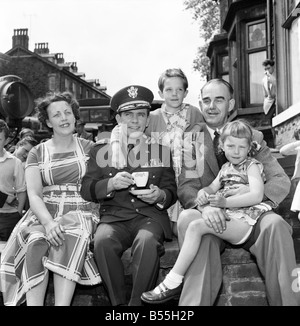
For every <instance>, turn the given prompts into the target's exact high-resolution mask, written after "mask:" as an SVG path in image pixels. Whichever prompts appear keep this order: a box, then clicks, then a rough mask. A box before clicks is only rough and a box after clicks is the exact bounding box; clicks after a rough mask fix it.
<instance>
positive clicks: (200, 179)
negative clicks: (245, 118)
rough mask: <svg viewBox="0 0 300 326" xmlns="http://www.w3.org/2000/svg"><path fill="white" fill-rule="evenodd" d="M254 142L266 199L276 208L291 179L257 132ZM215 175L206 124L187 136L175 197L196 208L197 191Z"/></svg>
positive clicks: (214, 161) (216, 164)
mask: <svg viewBox="0 0 300 326" xmlns="http://www.w3.org/2000/svg"><path fill="white" fill-rule="evenodd" d="M191 138H192V139H191ZM253 140H254V141H256V142H257V143H258V144H260V145H261V148H260V150H259V151H258V153H257V154H256V155H255V156H254V158H256V159H257V160H258V161H260V162H261V163H262V164H263V166H264V172H265V175H266V183H265V196H266V197H267V198H268V199H269V200H271V201H272V202H273V205H274V207H277V206H278V204H279V203H280V202H281V201H283V200H284V198H285V197H286V196H287V195H288V194H289V191H290V186H291V182H290V179H289V177H288V176H287V175H286V173H285V172H284V170H283V168H282V167H281V165H280V164H279V163H278V161H277V159H276V158H275V157H273V156H272V154H271V151H270V149H269V148H268V147H267V145H266V142H265V141H264V140H263V134H262V133H261V132H260V131H258V130H253ZM218 172H219V167H218V163H217V159H216V157H215V154H214V148H213V141H212V139H211V136H210V134H209V131H208V130H207V127H206V124H205V123H203V124H201V129H200V132H198V133H196V134H195V133H194V134H193V135H191V134H188V135H187V139H185V143H184V149H183V167H182V172H181V174H180V176H179V180H178V198H179V200H180V202H181V204H182V205H183V207H184V208H186V209H187V208H193V207H195V206H196V205H195V199H196V197H197V193H198V191H199V190H200V189H202V188H203V187H206V186H208V185H209V184H210V183H211V182H212V181H213V180H214V179H215V178H216V176H217V174H218Z"/></svg>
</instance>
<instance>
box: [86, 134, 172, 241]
mask: <svg viewBox="0 0 300 326" xmlns="http://www.w3.org/2000/svg"><path fill="white" fill-rule="evenodd" d="M120 171H127V172H129V173H132V172H138V171H149V179H148V183H147V187H149V185H150V184H153V185H156V186H158V187H159V188H160V189H162V190H164V191H165V193H166V200H165V202H164V205H163V208H162V207H160V206H159V205H157V204H152V205H150V204H148V203H145V202H143V201H142V200H140V199H138V198H137V196H135V195H132V194H131V193H130V192H129V190H130V187H129V188H127V189H121V190H116V191H113V192H111V193H107V184H108V180H109V179H110V178H112V177H114V176H115V175H116V174H117V173H118V172H120ZM81 195H82V197H83V198H84V199H85V200H89V201H95V202H99V203H100V223H112V222H116V221H122V220H123V221H124V220H129V219H132V218H135V217H137V216H139V215H144V216H148V217H151V218H152V219H154V220H155V221H157V222H158V223H160V224H161V226H162V228H163V230H164V234H165V237H166V239H171V238H172V231H171V227H170V220H169V217H168V213H167V208H169V207H170V206H171V205H173V204H174V203H175V202H176V200H177V186H176V181H175V173H174V169H173V166H172V159H171V153H170V149H169V148H168V147H165V146H162V145H159V144H158V143H156V142H154V143H151V142H150V141H149V139H146V137H144V138H142V140H141V143H140V145H139V150H138V152H137V153H135V159H134V160H133V161H131V162H129V164H128V165H127V166H126V167H124V168H122V169H119V170H118V169H116V168H114V167H112V164H111V145H110V144H109V143H105V144H103V143H96V144H95V146H94V147H93V148H92V149H91V152H90V160H89V162H88V166H87V172H86V174H85V176H84V178H83V180H82V188H81Z"/></svg>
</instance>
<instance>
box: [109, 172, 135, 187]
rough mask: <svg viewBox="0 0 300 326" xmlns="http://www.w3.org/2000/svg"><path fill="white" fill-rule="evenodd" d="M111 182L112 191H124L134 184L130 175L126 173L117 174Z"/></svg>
mask: <svg viewBox="0 0 300 326" xmlns="http://www.w3.org/2000/svg"><path fill="white" fill-rule="evenodd" d="M111 180H112V186H113V189H114V190H120V189H126V188H128V187H129V186H131V185H132V184H134V180H133V178H132V176H131V174H130V173H128V172H126V171H122V172H118V173H117V174H116V175H115V176H114V177H113V178H112V179H111Z"/></svg>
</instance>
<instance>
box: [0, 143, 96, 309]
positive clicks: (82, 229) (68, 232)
mask: <svg viewBox="0 0 300 326" xmlns="http://www.w3.org/2000/svg"><path fill="white" fill-rule="evenodd" d="M74 139H75V140H76V151H71V152H68V153H54V154H53V155H51V154H50V153H49V151H48V148H47V146H46V143H41V144H39V145H37V146H36V147H34V148H33V149H32V150H31V152H30V153H29V156H28V159H27V163H26V168H27V167H36V168H37V169H39V170H40V173H41V176H42V182H43V187H44V188H43V200H44V203H45V205H46V207H47V209H48V210H49V212H50V214H51V215H52V217H53V219H54V220H57V221H60V223H61V224H62V225H63V226H64V229H65V233H64V237H65V241H63V245H62V246H59V247H55V246H51V245H50V243H49V242H48V241H47V237H46V234H45V229H44V227H43V226H42V225H41V223H40V222H39V220H38V218H37V217H36V216H35V215H34V214H33V212H32V211H31V209H29V210H28V211H27V213H26V214H25V215H24V216H23V218H22V219H21V220H20V221H19V223H18V224H17V225H16V227H15V228H14V230H13V232H12V234H11V236H10V238H9V240H8V242H7V245H6V247H5V248H4V250H3V252H2V254H1V268H0V278H1V281H0V290H1V291H2V292H3V299H4V304H5V305H8V306H16V305H20V304H21V303H23V302H24V301H25V299H26V292H27V291H29V290H30V289H32V288H33V287H35V286H37V285H38V284H40V283H41V282H42V281H43V279H44V278H45V276H46V275H47V273H48V272H49V271H52V272H54V273H56V274H58V275H61V276H62V277H64V278H67V279H68V280H71V281H75V282H78V283H80V284H84V285H94V284H98V283H100V282H101V278H100V275H99V272H98V269H97V267H96V264H95V261H94V258H93V254H92V252H91V251H90V249H89V245H90V242H91V239H92V235H93V234H94V232H95V230H96V227H97V224H98V222H99V206H98V204H95V203H92V202H87V201H85V200H83V199H82V197H81V196H80V182H81V179H82V177H83V176H84V174H85V171H86V163H87V161H88V153H89V150H90V148H91V146H93V142H90V141H87V140H85V139H80V138H76V137H75V138H74Z"/></svg>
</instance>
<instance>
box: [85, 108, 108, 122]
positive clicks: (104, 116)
mask: <svg viewBox="0 0 300 326" xmlns="http://www.w3.org/2000/svg"><path fill="white" fill-rule="evenodd" d="M90 117H91V122H104V121H109V120H110V111H109V109H92V110H91V111H90Z"/></svg>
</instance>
